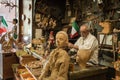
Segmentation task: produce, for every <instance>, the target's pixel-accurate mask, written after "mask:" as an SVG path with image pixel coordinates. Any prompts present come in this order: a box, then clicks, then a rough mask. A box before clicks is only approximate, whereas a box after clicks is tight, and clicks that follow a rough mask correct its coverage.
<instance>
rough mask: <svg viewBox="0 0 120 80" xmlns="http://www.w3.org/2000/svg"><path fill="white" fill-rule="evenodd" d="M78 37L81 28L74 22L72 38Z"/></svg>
mask: <svg viewBox="0 0 120 80" xmlns="http://www.w3.org/2000/svg"><path fill="white" fill-rule="evenodd" d="M78 35H79V26H78V24H77V23H76V22H75V21H74V22H73V23H72V30H71V34H70V38H74V37H77V36H78Z"/></svg>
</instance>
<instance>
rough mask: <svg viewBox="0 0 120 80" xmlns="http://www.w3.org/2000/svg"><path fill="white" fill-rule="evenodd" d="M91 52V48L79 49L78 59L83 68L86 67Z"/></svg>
mask: <svg viewBox="0 0 120 80" xmlns="http://www.w3.org/2000/svg"><path fill="white" fill-rule="evenodd" d="M91 54H92V53H91V50H89V49H80V50H78V52H77V56H76V61H77V62H78V64H79V67H80V69H81V70H82V69H85V68H86V63H87V62H88V61H89V59H90V57H91Z"/></svg>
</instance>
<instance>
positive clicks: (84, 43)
mask: <svg viewBox="0 0 120 80" xmlns="http://www.w3.org/2000/svg"><path fill="white" fill-rule="evenodd" d="M74 45H76V46H78V47H79V49H90V50H92V52H93V54H92V56H91V58H90V60H89V62H92V63H94V64H98V40H97V39H96V38H95V36H93V35H92V34H91V33H89V34H88V36H87V37H86V38H85V39H83V37H80V38H79V39H78V40H77V41H76V43H75V44H74Z"/></svg>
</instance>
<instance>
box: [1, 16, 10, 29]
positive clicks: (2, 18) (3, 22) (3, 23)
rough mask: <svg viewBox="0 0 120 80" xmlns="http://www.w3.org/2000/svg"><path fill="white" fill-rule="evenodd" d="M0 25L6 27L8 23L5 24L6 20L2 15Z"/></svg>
mask: <svg viewBox="0 0 120 80" xmlns="http://www.w3.org/2000/svg"><path fill="white" fill-rule="evenodd" d="M1 23H2V24H1V25H2V26H3V27H5V28H7V27H8V24H7V22H6V20H5V19H4V17H3V16H1Z"/></svg>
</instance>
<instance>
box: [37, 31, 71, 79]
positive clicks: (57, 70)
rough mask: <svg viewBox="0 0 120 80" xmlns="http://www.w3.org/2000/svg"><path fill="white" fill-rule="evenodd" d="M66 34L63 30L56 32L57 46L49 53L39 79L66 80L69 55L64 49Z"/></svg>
mask: <svg viewBox="0 0 120 80" xmlns="http://www.w3.org/2000/svg"><path fill="white" fill-rule="evenodd" d="M67 43H68V36H67V34H66V33H65V32H64V31H60V32H58V33H57V34H56V45H57V48H56V49H54V50H53V51H52V52H51V53H50V57H49V60H48V62H47V63H46V65H45V67H44V68H43V70H42V73H41V75H40V77H39V80H68V68H69V60H70V58H69V55H68V53H67V52H66V50H65V47H66V46H67V45H66V44H67Z"/></svg>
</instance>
